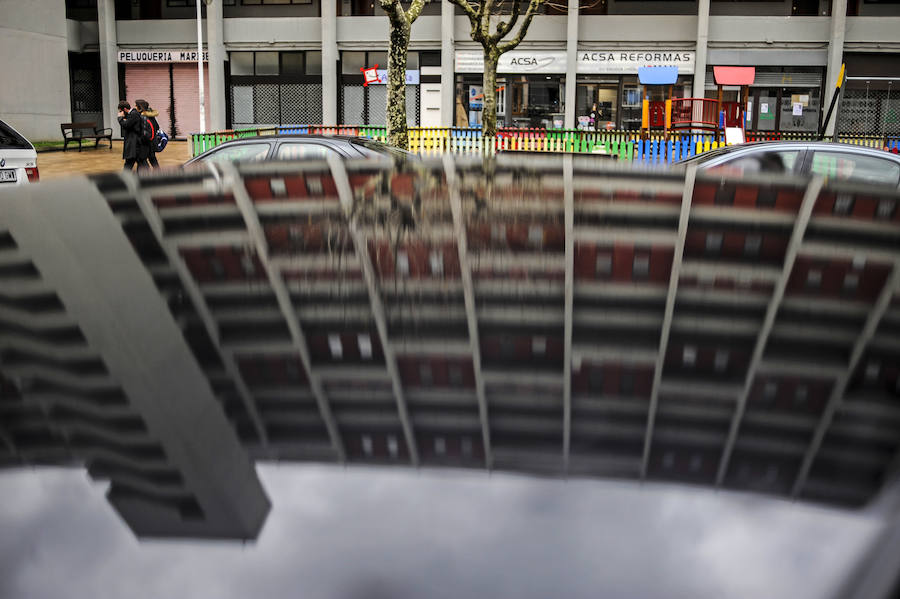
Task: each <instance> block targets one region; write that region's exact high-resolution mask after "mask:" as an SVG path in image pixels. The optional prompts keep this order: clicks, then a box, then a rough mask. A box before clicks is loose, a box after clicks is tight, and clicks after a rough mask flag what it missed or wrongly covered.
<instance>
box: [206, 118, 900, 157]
mask: <svg viewBox="0 0 900 599" xmlns="http://www.w3.org/2000/svg"><path fill="white" fill-rule="evenodd" d="M267 135H352V136H359V137H366V138H369V139H373V140H377V141H382V142H386V141H387V128H385V127H373V126H364V125H360V126H356V125H338V126H334V127H331V126H323V125H280V126H273V127H257V128H253V129H239V130H234V131H217V132H213V133H195V134H192V135H191V136H190V147H191V151H192V155H194V156H196V155H198V154H201V153H203V152H205V151H207V150H209V149H211V148H214V147H216V146H217V145H219V144H221V143H223V142H225V141H228V140H231V139H239V138H245V137H258V136H267ZM812 139H815V135H814V134H812V133H790V132H761V131H749V132H747V141H774V140H782V141H793V140H795V141H808V140H812ZM839 141H842V142H844V143H851V144H855V145H860V146H866V147H873V148H884V147H888V148H891V149H893V148H897V149H900V138H889V139H885V138H883V137H860V136H855V137H849V136H848V137H840V138H839ZM721 145H723V144H722V142H717V141H716V140H715V139H714V136H713V135H712V134H708V133H704V134H679V133H675V134H670V135H669V138H668V139H665V137H664V136H663V135H662V134H657V133H654V134H652V135H650V136H649V139H641V138H640V134H639V133H638V132H637V131H581V130H570V129H513V128H501V129H500V130H499V131H498V133H497V137H496V138H495V139H493V140H490V139H485V138H484V137H483V136H482V134H481V129H480V128H463V127H410V128H409V148H408V149H409V151H411V152H415V153H417V154H421V155H431V154H444V153H450V154H456V155H467V154H471V155H482V154H495V153H497V152H538V153H546V152H550V153H567V154H602V155H610V156H615V157H616V158H618V159H619V160H627V161H638V162H641V163H645V164H651V165H652V164H670V163H672V162H677V161H678V160H683V159H685V158H688V157H690V156H694V155H696V154H700V153H703V152H708V151H709V150H713V149H716V148H718V147H720V146H721ZM895 151H896V150H895Z"/></svg>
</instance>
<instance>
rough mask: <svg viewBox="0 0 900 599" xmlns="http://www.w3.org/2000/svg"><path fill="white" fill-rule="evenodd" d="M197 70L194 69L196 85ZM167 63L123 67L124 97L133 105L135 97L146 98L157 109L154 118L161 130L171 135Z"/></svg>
mask: <svg viewBox="0 0 900 599" xmlns="http://www.w3.org/2000/svg"><path fill="white" fill-rule="evenodd" d="M196 76H197V71H194V78H195V85H196ZM170 91H171V90H170V86H169V65H168V64H140V65H128V66H127V67H125V97H126V98H127V99H128V101H129V102H130V103H131V105H132V106H134V101H135V100H137V99H139V98H140V99H143V100H147V102H149V103H150V107H151V108H153V109H154V110H157V111H159V116H158V117H156V120H157V121H159V126H160V127H162V128H163V130H164V131H165V132H166V133H168V134H169V136H171V135H172V116H171V114H170V113H171V103H170V101H169V98H170V97H171V94H170Z"/></svg>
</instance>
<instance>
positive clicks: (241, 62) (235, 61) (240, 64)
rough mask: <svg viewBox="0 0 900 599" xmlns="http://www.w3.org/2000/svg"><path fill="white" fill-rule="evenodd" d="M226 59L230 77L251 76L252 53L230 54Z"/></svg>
mask: <svg viewBox="0 0 900 599" xmlns="http://www.w3.org/2000/svg"><path fill="white" fill-rule="evenodd" d="M228 57H229V59H230V63H231V75H232V76H235V75H252V74H253V52H232V53H231V54H229V56H228Z"/></svg>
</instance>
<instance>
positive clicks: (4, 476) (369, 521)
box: [0, 464, 879, 599]
mask: <svg viewBox="0 0 900 599" xmlns="http://www.w3.org/2000/svg"><path fill="white" fill-rule="evenodd" d="M258 470H259V473H260V476H261V478H262V480H263V483H264V485H265V488H266V490H267V492H268V493H269V495H270V497H271V499H272V504H273V508H272V513H271V514H270V516H269V518H268V520H267V522H266V524H265V528H264V529H263V532H262V534H261V535H260V537H259V539H258V540H257V541H256V542H255V543H248V544H246V545H242V544H240V543H233V542H227V543H218V542H210V541H143V542H139V541H138V540H137V539H135V537H134V536H133V535H132V533H131V532H130V531H129V529H128V528H127V526H126V525H125V524H124V523H123V522H121V521H120V520H119V518H118V516H117V515H116V513H115V511H114V510H112V509H111V508H110V506H109V505H108V504H107V503H106V501H105V499H104V497H103V493H104V491H105V487H104V485H100V484H96V483H93V482H91V481H90V480H89V479H88V478H87V476H86V475H85V473H84V472H83V471H81V470H76V469H73V470H64V469H36V470H26V469H22V470H8V471H5V472H2V473H0V496H2V497H3V498H4V500H3V502H2V503H0V597H3V598H6V597H16V598H23V599H31V598H41V599H44V598H47V597H64V596H65V597H91V598H92V599H102V598H105V597H115V598H120V597H132V598H143V597H147V598H150V597H152V598H154V599H156V598H159V597H210V598H231V597H235V598H237V597H254V596H258V597H303V598H305V599H315V598H330V597H338V598H341V599H345V598H346V599H362V598H366V599H374V598H388V597H391V598H405V597H448V598H450V597H453V598H458V597H498V598H505V597H509V598H513V597H515V598H522V597H526V598H529V597H535V598H538V597H542V598H546V597H554V596H563V597H594V598H595V597H623V598H625V597H627V598H629V599H640V598H644V597H648V598H649V597H669V598H671V597H692V598H698V597H699V598H704V597H716V598H720V597H730V598H742V597H747V598H750V597H753V598H756V597H763V596H765V597H791V598H794V599H802V598H806V597H810V598H812V597H823V596H826V591H827V590H829V589H831V588H833V586H834V585H835V583H836V581H838V580H840V579H841V578H842V577H843V575H844V573H845V572H846V569H847V568H848V567H849V566H850V565H851V562H852V560H853V559H854V558H855V557H857V556H858V555H859V554H860V552H861V550H862V549H863V547H864V546H865V544H866V542H867V541H868V540H869V539H870V538H871V535H872V534H873V533H874V532H875V531H876V530H877V527H878V525H879V522H877V521H875V520H873V519H870V518H868V517H866V516H864V515H862V514H861V513H858V512H846V511H837V510H830V509H821V508H817V507H812V506H809V505H803V504H792V503H788V502H785V501H781V500H772V499H768V498H762V497H756V496H751V495H740V494H732V493H725V492H719V493H716V492H714V491H711V490H705V489H694V488H686V487H676V486H664V485H658V484H646V485H643V486H642V485H639V484H637V483H623V482H613V481H596V480H570V481H568V482H566V481H560V480H545V479H537V478H531V477H525V476H513V475H497V474H494V475H491V476H488V475H487V474H485V473H472V472H460V471H437V472H435V471H430V470H422V471H414V470H404V469H395V470H391V469H377V468H376V469H373V468H350V469H340V468H335V467H328V466H305V465H297V464H291V465H280V466H276V465H263V466H259V468H258Z"/></svg>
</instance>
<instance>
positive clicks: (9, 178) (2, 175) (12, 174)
mask: <svg viewBox="0 0 900 599" xmlns="http://www.w3.org/2000/svg"><path fill="white" fill-rule="evenodd" d="M15 182H16V171H14V170H12V169H4V170H0V183H15Z"/></svg>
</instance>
